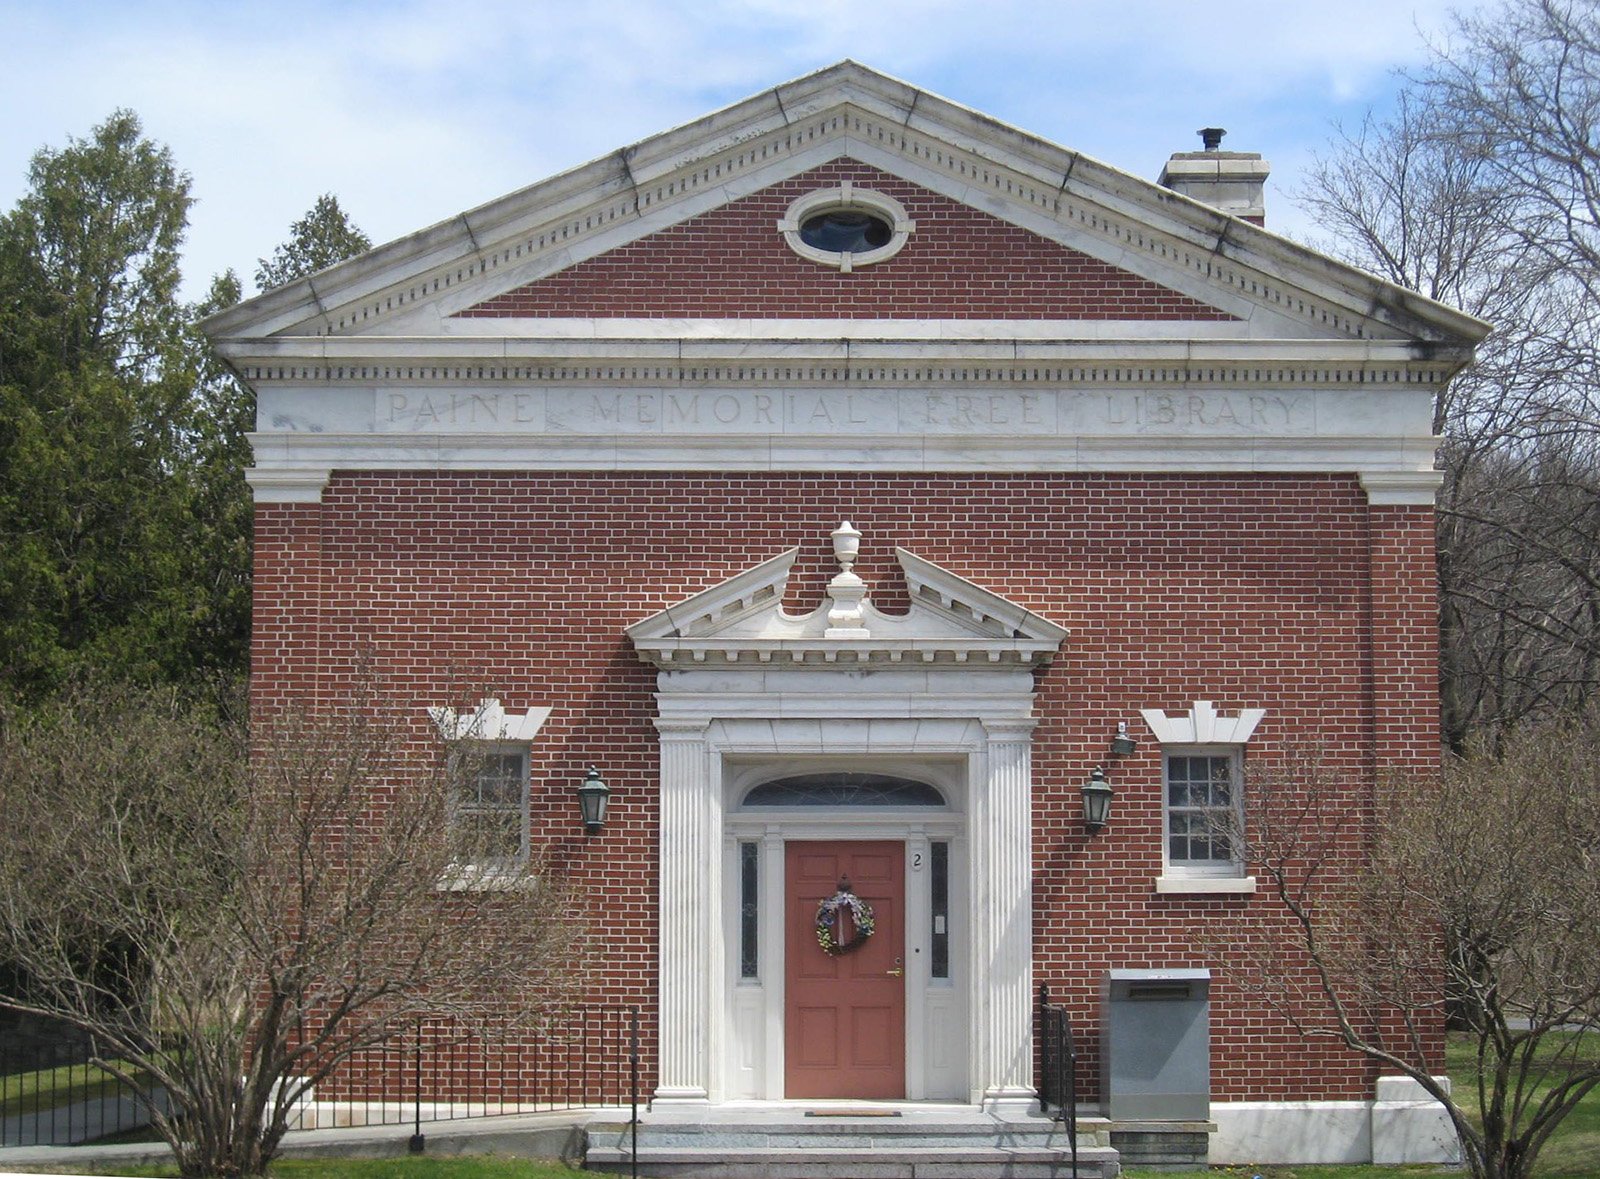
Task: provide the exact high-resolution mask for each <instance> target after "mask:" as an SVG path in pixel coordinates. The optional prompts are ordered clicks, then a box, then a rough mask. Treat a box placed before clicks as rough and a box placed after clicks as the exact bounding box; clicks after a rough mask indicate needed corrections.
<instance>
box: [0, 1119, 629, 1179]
mask: <svg viewBox="0 0 1600 1179" xmlns="http://www.w3.org/2000/svg"><path fill="white" fill-rule="evenodd" d="M618 1113H619V1111H618V1110H615V1109H597V1110H594V1109H584V1110H564V1111H561V1112H557V1113H531V1114H511V1115H508V1116H506V1117H499V1118H459V1119H456V1120H455V1121H448V1122H423V1123H422V1134H423V1138H424V1139H425V1147H426V1153H428V1154H441V1155H447V1154H506V1155H513V1156H516V1157H518V1158H548V1159H553V1158H575V1157H577V1154H578V1149H579V1146H580V1145H581V1130H582V1128H583V1126H584V1125H586V1124H587V1123H588V1122H589V1120H590V1119H591V1118H593V1117H597V1116H603V1117H608V1118H612V1119H615V1118H616V1117H617V1116H618ZM620 1113H621V1116H622V1117H623V1118H627V1116H628V1113H627V1110H622V1111H620ZM411 1130H412V1124H411V1123H410V1122H407V1123H405V1124H404V1125H393V1126H352V1127H347V1128H341V1129H337V1130H292V1131H290V1133H289V1134H288V1135H287V1136H286V1137H285V1138H284V1140H283V1150H282V1153H284V1154H288V1155H295V1154H307V1155H321V1156H323V1157H328V1156H334V1157H340V1156H343V1157H348V1158H371V1157H384V1156H389V1155H402V1154H405V1153H406V1152H407V1150H408V1148H409V1144H410V1141H411ZM171 1157H172V1156H171V1154H170V1153H169V1152H168V1150H167V1147H166V1145H165V1144H164V1143H152V1142H131V1143H119V1144H117V1145H115V1146H12V1147H6V1148H4V1149H0V1179H8V1177H10V1176H14V1175H17V1174H25V1173H26V1172H19V1171H18V1170H17V1169H16V1168H25V1167H28V1166H49V1167H71V1166H74V1165H75V1164H77V1163H80V1162H87V1161H89V1160H93V1161H94V1162H95V1163H97V1164H101V1163H146V1162H164V1161H165V1160H167V1159H169V1158H171ZM101 1179H105V1177H103V1176H102V1177H101Z"/></svg>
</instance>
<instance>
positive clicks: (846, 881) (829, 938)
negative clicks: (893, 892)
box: [817, 876, 877, 958]
mask: <svg viewBox="0 0 1600 1179" xmlns="http://www.w3.org/2000/svg"><path fill="white" fill-rule="evenodd" d="M846 909H848V910H849V911H850V924H851V925H853V926H854V927H855V936H854V937H852V938H851V939H850V940H849V941H847V942H841V941H840V940H839V938H838V931H839V914H840V912H842V911H843V910H846ZM876 928H877V926H876V923H875V922H874V920H873V917H872V906H871V905H869V904H867V902H866V901H864V900H862V899H861V898H860V897H858V896H856V894H855V893H853V892H851V891H850V878H849V877H848V876H846V877H844V878H843V879H841V880H840V881H839V891H837V892H836V893H834V894H833V895H832V896H831V897H824V898H823V899H822V901H821V902H820V903H819V904H818V905H817V945H819V946H821V947H822V952H823V953H824V954H827V955H829V956H830V957H834V958H837V957H838V956H839V955H840V954H848V953H850V951H852V950H859V949H860V948H861V947H862V946H864V945H866V943H867V939H868V938H869V937H871V936H872V931H873V930H874V929H876Z"/></svg>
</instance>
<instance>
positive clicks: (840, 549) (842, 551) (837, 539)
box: [833, 520, 861, 573]
mask: <svg viewBox="0 0 1600 1179" xmlns="http://www.w3.org/2000/svg"><path fill="white" fill-rule="evenodd" d="M860 555H861V530H860V529H858V528H857V527H856V526H855V525H854V524H852V523H850V521H848V520H846V521H845V522H844V523H843V524H841V525H839V527H837V528H835V529H834V530H833V556H834V559H835V560H837V561H838V562H839V564H840V565H842V566H844V571H845V572H846V573H849V572H850V567H851V566H852V565H854V564H855V563H856V558H857V557H859V556H860Z"/></svg>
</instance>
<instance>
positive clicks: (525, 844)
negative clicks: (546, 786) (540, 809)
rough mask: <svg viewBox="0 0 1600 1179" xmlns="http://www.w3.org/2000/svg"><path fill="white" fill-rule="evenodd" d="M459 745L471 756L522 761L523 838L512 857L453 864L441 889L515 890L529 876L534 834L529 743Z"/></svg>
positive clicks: (521, 822)
mask: <svg viewBox="0 0 1600 1179" xmlns="http://www.w3.org/2000/svg"><path fill="white" fill-rule="evenodd" d="M459 746H460V750H461V752H464V753H466V754H467V755H469V756H471V755H479V756H491V755H492V756H507V755H510V756H515V757H517V758H518V759H519V760H520V761H521V763H522V769H521V774H520V777H521V783H522V798H521V802H520V805H519V806H518V808H517V809H518V814H519V815H520V832H519V835H520V837H519V839H518V843H517V850H516V852H515V853H514V854H512V855H508V856H496V857H493V858H492V859H485V860H482V861H471V860H469V861H466V862H463V863H454V864H451V865H450V866H449V867H448V868H447V869H445V873H444V875H443V876H442V877H441V878H440V881H439V884H438V887H439V888H440V889H441V890H444V891H448V892H461V891H464V890H493V889H503V888H510V887H514V886H515V884H516V882H517V881H519V880H521V879H522V878H523V877H524V876H526V874H527V869H528V858H529V842H530V838H531V832H530V831H529V822H530V815H529V801H530V799H529V795H530V794H531V793H532V764H533V759H532V757H530V756H529V750H528V746H527V743H526V742H522V741H477V740H470V739H469V740H466V741H462V742H460V743H459ZM460 755H461V753H460V752H458V753H457V754H455V755H454V756H457V757H459V756H460ZM507 809H510V808H507Z"/></svg>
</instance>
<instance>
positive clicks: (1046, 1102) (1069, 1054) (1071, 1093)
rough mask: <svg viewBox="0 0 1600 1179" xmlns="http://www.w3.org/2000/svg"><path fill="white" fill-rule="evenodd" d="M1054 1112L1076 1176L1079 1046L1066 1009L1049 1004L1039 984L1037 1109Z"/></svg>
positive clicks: (1043, 987)
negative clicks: (1064, 1127) (1068, 1142)
mask: <svg viewBox="0 0 1600 1179" xmlns="http://www.w3.org/2000/svg"><path fill="white" fill-rule="evenodd" d="M1052 1108H1053V1109H1054V1110H1055V1115H1054V1116H1055V1119H1056V1121H1058V1122H1059V1121H1064V1122H1066V1123H1067V1134H1068V1135H1069V1137H1070V1140H1071V1144H1072V1173H1073V1174H1074V1175H1076V1174H1077V1173H1078V1047H1077V1044H1076V1043H1075V1042H1074V1041H1073V1038H1072V1020H1070V1019H1069V1018H1067V1009H1066V1008H1065V1007H1058V1006H1055V1005H1053V1004H1052V1003H1051V1002H1050V988H1049V987H1047V986H1045V985H1044V984H1043V983H1040V984H1039V1109H1040V1111H1041V1112H1043V1113H1050V1111H1051V1109H1052Z"/></svg>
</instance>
